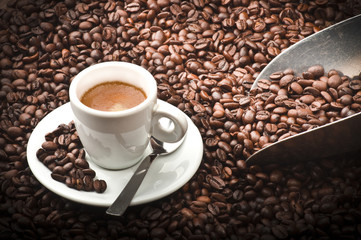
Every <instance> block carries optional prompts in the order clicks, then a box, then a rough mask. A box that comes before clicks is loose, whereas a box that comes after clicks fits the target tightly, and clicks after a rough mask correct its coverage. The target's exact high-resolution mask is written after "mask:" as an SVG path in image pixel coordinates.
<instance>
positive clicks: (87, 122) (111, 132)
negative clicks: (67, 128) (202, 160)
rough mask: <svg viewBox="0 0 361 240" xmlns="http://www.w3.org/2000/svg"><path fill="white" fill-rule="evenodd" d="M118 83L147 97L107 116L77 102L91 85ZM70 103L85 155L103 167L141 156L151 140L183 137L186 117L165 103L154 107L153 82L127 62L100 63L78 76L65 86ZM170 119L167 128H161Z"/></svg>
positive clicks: (128, 164)
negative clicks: (169, 126) (139, 90)
mask: <svg viewBox="0 0 361 240" xmlns="http://www.w3.org/2000/svg"><path fill="white" fill-rule="evenodd" d="M113 81H119V82H123V83H126V84H130V85H133V86H135V87H137V88H140V89H141V90H143V92H144V93H145V95H146V99H145V100H144V101H143V102H142V103H140V104H139V105H137V106H135V107H132V108H130V109H126V110H120V111H114V112H110V111H109V112H108V111H101V110H96V109H93V108H90V107H88V106H86V105H84V104H83V103H82V102H81V97H82V96H83V94H84V93H85V92H87V91H88V90H89V89H91V88H93V87H94V86H96V85H98V84H101V83H104V82H113ZM69 96H70V104H71V108H72V111H73V113H74V123H75V127H76V130H77V132H78V135H79V138H80V141H81V142H82V144H83V146H84V148H85V150H86V152H87V154H88V155H89V156H90V158H91V159H92V160H93V162H94V163H96V164H97V165H99V166H100V167H103V168H107V169H114V170H116V169H123V168H128V167H131V166H132V165H134V164H136V163H137V162H138V161H139V160H140V159H141V158H142V156H143V154H144V152H145V150H146V148H147V146H148V144H149V140H150V137H151V136H154V137H155V138H157V139H159V140H160V141H164V142H176V141H179V140H180V139H182V137H183V136H184V135H185V133H186V131H187V128H188V124H187V119H186V117H185V116H184V114H182V113H181V112H179V111H172V110H171V106H169V105H167V104H162V105H159V104H157V83H156V81H155V79H154V77H153V76H152V75H151V74H150V73H149V72H148V71H147V70H146V69H144V68H142V67H140V66H138V65H135V64H132V63H127V62H104V63H99V64H95V65H92V66H90V67H88V68H86V69H84V70H82V71H81V72H80V73H78V74H77V75H76V76H75V77H74V79H73V80H72V82H71V84H70V89H69ZM162 118H168V119H170V120H171V121H172V122H173V124H172V126H173V128H172V129H171V130H169V129H165V128H163V127H162V124H160V120H161V119H162Z"/></svg>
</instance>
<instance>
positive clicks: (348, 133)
mask: <svg viewBox="0 0 361 240" xmlns="http://www.w3.org/2000/svg"><path fill="white" fill-rule="evenodd" d="M316 64H320V65H322V66H323V67H324V68H325V71H329V70H331V69H336V70H339V71H340V72H342V73H343V74H344V75H347V76H349V77H353V76H357V75H359V74H360V72H361V15H358V16H355V17H352V18H349V19H347V20H345V21H342V22H340V23H338V24H335V25H332V26H331V27H328V28H326V29H324V30H322V31H320V32H318V33H315V34H313V35H311V36H309V37H307V38H305V39H303V40H301V41H300V42H298V43H296V44H294V45H293V46H291V47H290V48H288V49H287V50H286V51H284V52H282V53H281V54H280V55H278V56H277V57H276V58H274V59H273V60H272V61H271V62H270V63H269V64H268V65H267V66H266V67H265V68H264V69H263V70H262V72H261V73H260V75H259V76H258V77H257V79H256V80H255V82H254V84H253V86H252V89H255V88H257V83H258V81H259V79H267V78H269V76H270V75H271V74H272V73H274V72H277V71H283V70H286V69H288V68H291V69H293V70H294V71H295V73H296V74H298V75H300V74H301V73H302V72H303V71H306V70H307V68H308V67H310V66H312V65H316ZM359 148H361V113H357V114H354V115H352V116H349V117H347V118H344V119H341V120H338V121H336V122H333V123H329V124H326V125H324V126H321V127H318V128H315V129H312V130H309V131H306V132H303V133H301V134H297V135H294V136H292V137H289V138H286V139H284V140H282V141H279V142H276V143H274V144H271V145H269V146H268V147H266V148H264V149H261V150H259V151H257V152H256V153H254V154H253V155H251V156H250V157H249V158H248V159H247V162H248V163H250V164H262V163H267V162H278V163H284V162H287V161H295V160H309V159H316V158H317V159H319V158H322V157H328V156H332V155H335V154H337V153H345V152H348V151H352V150H355V149H359Z"/></svg>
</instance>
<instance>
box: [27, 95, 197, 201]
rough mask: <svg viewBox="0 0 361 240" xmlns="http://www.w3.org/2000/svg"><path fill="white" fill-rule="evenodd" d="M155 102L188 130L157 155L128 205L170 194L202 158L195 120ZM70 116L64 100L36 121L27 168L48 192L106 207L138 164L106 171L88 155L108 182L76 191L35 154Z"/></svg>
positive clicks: (170, 107)
mask: <svg viewBox="0 0 361 240" xmlns="http://www.w3.org/2000/svg"><path fill="white" fill-rule="evenodd" d="M158 104H159V105H160V106H161V107H163V106H165V105H167V107H169V109H170V110H171V111H177V112H180V113H181V114H183V116H185V118H186V119H187V122H188V131H187V134H186V136H185V139H184V142H183V144H182V145H181V146H180V147H179V149H178V150H176V151H175V152H174V153H172V154H170V155H165V156H159V157H158V158H157V159H156V160H155V161H154V162H153V163H152V165H151V166H150V169H149V171H148V173H147V175H146V176H145V179H144V181H143V182H142V184H141V186H140V188H139V189H138V191H137V193H136V194H135V196H134V198H133V200H132V202H131V205H138V204H144V203H147V202H150V201H154V200H157V199H160V198H163V197H165V196H167V195H169V194H171V193H173V192H174V191H176V190H177V189H179V188H181V187H182V186H183V185H184V184H185V183H187V182H188V181H189V180H190V179H191V178H192V176H193V175H194V173H195V172H196V171H197V169H198V167H199V165H200V163H201V161H202V156H203V142H202V138H201V135H200V133H199V131H198V129H197V127H196V126H195V125H194V123H193V122H192V121H191V120H190V119H189V118H188V117H187V116H186V115H185V114H184V113H182V112H181V111H180V110H179V109H178V108H176V107H174V106H172V105H170V104H168V103H166V102H164V101H161V100H158ZM73 117H74V116H73V113H72V111H71V107H70V104H69V103H67V104H65V105H63V106H61V107H59V108H57V109H55V110H54V111H52V112H51V113H49V114H48V115H47V116H46V117H44V119H42V120H41V121H40V122H39V124H38V125H37V126H36V128H35V129H34V131H33V132H32V134H31V136H30V139H29V142H28V146H27V159H28V164H29V167H30V169H31V171H32V172H33V174H34V175H35V177H36V178H37V179H38V180H39V182H40V183H41V184H43V185H44V186H45V187H46V188H48V189H49V190H50V191H52V192H54V193H56V194H58V195H60V196H62V197H64V198H67V199H69V200H72V201H75V202H79V203H83V204H87V205H93V206H101V207H109V206H110V205H111V204H112V203H113V201H114V200H115V199H116V197H117V196H118V195H119V193H120V192H121V191H122V190H123V188H124V187H125V185H126V183H127V182H128V180H129V179H130V177H131V176H132V175H133V173H134V171H135V169H136V168H137V166H138V164H139V163H138V164H136V165H134V166H133V167H130V168H127V169H123V170H108V169H104V168H102V167H99V166H98V165H97V164H94V162H93V161H92V160H91V159H90V158H89V157H87V158H86V159H87V160H88V162H89V165H90V167H91V168H92V169H93V170H94V171H95V172H96V173H97V175H96V178H98V179H103V180H105V181H106V182H107V189H106V191H105V192H104V193H96V192H86V191H78V190H75V189H72V188H69V187H67V186H66V185H65V184H64V183H61V182H58V181H55V180H54V179H52V178H51V176H50V174H51V171H50V170H49V169H48V168H47V167H46V166H45V165H44V164H43V163H42V162H40V161H39V160H38V159H37V157H36V151H37V150H38V149H39V148H41V144H42V143H43V142H44V141H45V134H47V133H48V132H51V131H53V130H54V129H56V128H57V126H59V125H60V124H63V123H65V124H68V123H69V122H70V121H71V120H73ZM149 152H150V147H149V146H148V148H147V150H146V151H145V153H144V154H148V153H149Z"/></svg>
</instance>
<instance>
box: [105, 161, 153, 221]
mask: <svg viewBox="0 0 361 240" xmlns="http://www.w3.org/2000/svg"><path fill="white" fill-rule="evenodd" d="M151 158H152V159H154V158H155V157H151V155H148V156H147V157H146V158H144V159H143V160H142V162H141V163H140V165H139V166H138V168H137V170H135V172H134V174H133V176H132V177H131V178H130V180H129V182H128V183H127V185H126V186H125V187H124V189H123V190H122V192H121V193H120V194H119V196H118V197H117V199H116V200H115V201H114V202H113V204H112V205H111V206H110V207H109V208H108V209H107V210H106V213H107V214H109V215H113V216H121V215H123V213H124V212H125V210H127V208H128V206H129V204H130V202H131V201H132V199H133V197H134V195H135V193H136V192H137V190H138V188H139V186H140V184H141V183H142V181H143V179H144V177H145V175H146V174H147V172H148V169H149V167H150V163H151Z"/></svg>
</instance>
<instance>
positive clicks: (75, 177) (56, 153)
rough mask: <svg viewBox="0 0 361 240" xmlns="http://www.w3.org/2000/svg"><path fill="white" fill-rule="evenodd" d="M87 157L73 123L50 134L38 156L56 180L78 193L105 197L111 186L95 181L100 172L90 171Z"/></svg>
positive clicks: (61, 126) (59, 127) (99, 180)
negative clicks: (83, 192)
mask: <svg viewBox="0 0 361 240" xmlns="http://www.w3.org/2000/svg"><path fill="white" fill-rule="evenodd" d="M85 155H86V152H85V151H84V149H83V146H82V144H81V142H80V140H79V136H78V134H77V131H76V129H75V125H74V122H73V121H72V122H70V123H69V124H60V125H59V126H58V127H57V128H56V129H55V130H54V131H52V132H49V133H47V134H46V135H45V142H43V144H42V145H41V148H40V149H39V150H38V151H37V152H36V156H37V158H38V159H39V160H40V161H41V162H42V163H43V164H44V165H45V166H46V167H47V168H48V169H50V170H51V177H52V178H53V179H54V180H56V181H59V182H63V183H65V184H66V185H67V186H68V187H70V188H74V189H77V190H84V191H96V192H97V193H102V192H104V191H105V190H106V188H107V184H106V182H105V181H104V180H101V179H94V178H95V175H96V172H95V171H94V170H93V169H91V168H90V167H89V163H88V161H87V160H86V159H85Z"/></svg>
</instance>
